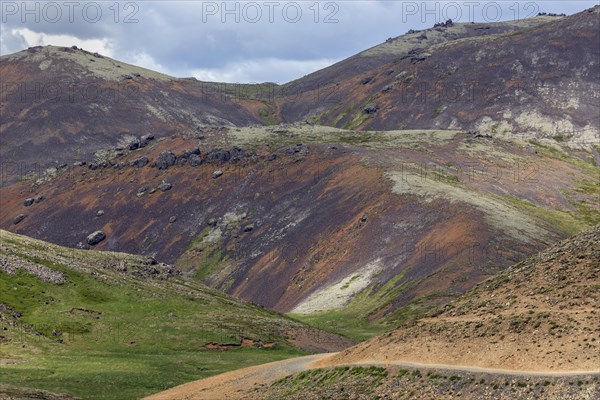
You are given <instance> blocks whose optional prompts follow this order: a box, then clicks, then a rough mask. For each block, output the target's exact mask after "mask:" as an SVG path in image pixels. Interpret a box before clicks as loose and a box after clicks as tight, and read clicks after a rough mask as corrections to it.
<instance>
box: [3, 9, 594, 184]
mask: <svg viewBox="0 0 600 400" xmlns="http://www.w3.org/2000/svg"><path fill="white" fill-rule="evenodd" d="M599 10H600V7H595V8H592V9H589V10H586V11H584V12H581V13H578V14H575V15H572V16H569V17H556V16H538V17H535V18H529V19H524V20H517V21H507V22H498V23H483V24H482V23H479V24H453V23H450V24H442V25H441V26H436V27H433V28H430V29H425V30H422V31H417V32H410V33H407V34H404V35H401V36H398V37H395V38H390V39H388V40H387V41H386V42H385V43H383V44H381V45H378V46H375V47H373V48H371V49H367V50H365V51H362V52H360V53H358V54H356V55H355V56H352V57H350V58H348V59H346V60H343V61H340V62H339V63H336V64H334V65H332V66H330V67H328V68H325V69H323V70H320V71H315V72H314V73H312V74H309V75H307V76H305V77H303V78H301V79H298V80H295V81H293V82H289V83H287V84H285V85H275V84H270V83H263V84H222V83H217V82H200V81H197V80H196V79H193V78H175V77H171V76H167V75H164V74H160V73H157V72H154V71H150V70H147V69H144V68H140V67H136V66H133V65H129V64H126V63H123V62H120V61H118V60H113V59H111V58H108V57H106V56H103V55H101V54H97V53H90V52H87V51H85V50H84V49H79V48H71V47H55V46H47V47H32V48H29V49H27V50H25V51H22V52H19V53H15V54H9V55H5V56H2V57H1V58H0V74H1V75H2V78H3V88H2V96H1V98H0V116H1V117H2V123H1V125H0V137H1V138H2V143H3V146H2V149H0V158H1V159H2V162H3V165H5V167H4V168H3V171H2V175H3V176H2V180H1V182H0V184H1V185H5V184H7V183H11V182H14V180H16V179H18V177H19V176H22V175H25V174H26V173H27V172H31V171H33V172H34V173H36V174H40V173H42V172H43V171H45V170H46V169H47V168H51V167H58V166H61V165H63V164H64V163H67V164H70V163H72V162H74V161H78V160H80V159H89V158H90V157H91V156H93V155H94V154H97V152H99V151H101V150H102V149H104V148H106V147H114V146H117V145H118V144H119V145H122V146H125V147H127V146H129V145H130V144H131V142H132V141H133V142H135V141H136V140H137V141H139V140H140V138H141V137H142V136H146V135H154V136H156V137H168V136H171V135H174V134H181V133H187V134H189V135H198V134H200V135H201V134H203V132H204V131H205V130H210V129H211V128H218V127H233V126H248V125H252V124H265V125H272V124H277V123H279V122H285V123H295V122H303V121H305V120H309V121H312V122H315V123H318V124H320V125H327V126H335V127H340V128H341V127H343V128H347V129H359V130H399V129H444V130H445V129H456V130H477V131H480V132H481V133H486V134H487V133H492V134H493V133H496V132H510V133H515V134H529V135H536V136H544V137H558V138H561V140H565V141H569V142H597V138H598V135H599V123H600V122H599V120H598V114H597V112H596V108H597V107H596V105H597V102H598V95H597V93H598V78H599V76H600V64H599V62H598V60H599V59H600V53H599V50H598V49H599V48H600V42H599V41H598V40H599V39H598V35H597V34H596V33H597V32H598V29H599V25H598V22H599V19H598V15H599Z"/></svg>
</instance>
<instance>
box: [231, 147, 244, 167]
mask: <svg viewBox="0 0 600 400" xmlns="http://www.w3.org/2000/svg"><path fill="white" fill-rule="evenodd" d="M230 154H231V159H230V160H229V161H230V162H232V163H234V162H237V161H239V160H241V159H242V158H245V157H248V156H249V154H248V153H247V152H246V150H244V149H243V148H241V147H238V146H234V147H233V148H232V149H231V150H230Z"/></svg>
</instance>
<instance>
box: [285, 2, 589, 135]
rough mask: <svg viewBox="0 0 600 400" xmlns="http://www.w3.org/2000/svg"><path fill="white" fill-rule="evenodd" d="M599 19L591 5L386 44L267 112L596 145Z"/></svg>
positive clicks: (313, 80)
mask: <svg viewBox="0 0 600 400" xmlns="http://www.w3.org/2000/svg"><path fill="white" fill-rule="evenodd" d="M599 15H600V6H595V7H594V8H590V9H588V10H586V11H583V12H581V13H578V14H574V15H572V16H569V17H550V16H539V17H536V18H532V19H526V20H521V21H513V22H501V23H483V24H481V23H480V24H453V23H450V24H442V26H437V27H434V28H430V29H425V30H422V31H418V32H414V33H408V34H405V35H402V36H399V37H396V38H390V39H388V40H387V41H386V42H385V43H383V44H381V45H379V46H376V47H374V48H372V49H369V50H366V51H364V52H361V53H359V54H357V55H356V56H353V57H351V58H349V59H348V60H344V61H342V62H340V63H337V64H335V65H333V66H331V67H329V68H326V69H324V70H322V71H318V72H315V73H314V74H311V75H308V76H306V77H304V78H301V79H299V80H297V81H294V82H292V83H290V84H289V85H290V88H288V90H289V91H290V92H291V95H289V96H288V98H287V99H286V98H285V97H284V98H281V99H278V101H277V102H276V106H275V110H274V111H275V112H279V114H280V115H281V118H282V120H283V121H287V122H292V121H297V120H301V119H310V120H313V121H315V122H317V123H320V124H323V125H329V126H336V127H344V128H348V129H360V130H365V131H367V130H391V129H464V130H476V131H479V132H481V133H482V134H494V133H496V132H511V133H514V134H528V135H535V136H543V137H553V136H555V137H561V138H562V139H563V140H565V141H572V142H581V141H583V142H589V141H594V142H596V143H597V142H598V137H599V135H600V120H599V119H598V117H599V116H598V112H597V104H598V101H599V98H598V93H599V90H598V89H599V87H598V82H599V78H600V61H599V60H600V39H599V36H598V31H599V30H600V18H599ZM283 92H284V93H285V91H283Z"/></svg>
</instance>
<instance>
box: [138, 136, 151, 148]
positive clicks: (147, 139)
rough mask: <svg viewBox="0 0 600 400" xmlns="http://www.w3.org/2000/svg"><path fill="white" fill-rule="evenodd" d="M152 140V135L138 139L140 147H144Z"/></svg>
mask: <svg viewBox="0 0 600 400" xmlns="http://www.w3.org/2000/svg"><path fill="white" fill-rule="evenodd" d="M152 140H154V135H144V136H142V137H141V138H140V147H146V146H148V144H149V143H150V142H151V141H152Z"/></svg>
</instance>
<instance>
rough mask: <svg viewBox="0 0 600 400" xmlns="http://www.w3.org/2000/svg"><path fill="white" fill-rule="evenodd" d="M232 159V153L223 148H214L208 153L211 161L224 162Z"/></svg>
mask: <svg viewBox="0 0 600 400" xmlns="http://www.w3.org/2000/svg"><path fill="white" fill-rule="evenodd" d="M230 159H231V153H230V152H229V151H227V150H223V149H213V150H211V151H210V152H208V154H207V155H206V161H207V162H209V163H216V164H223V163H225V162H227V161H229V160H230Z"/></svg>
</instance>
